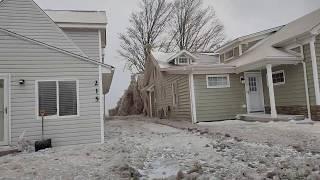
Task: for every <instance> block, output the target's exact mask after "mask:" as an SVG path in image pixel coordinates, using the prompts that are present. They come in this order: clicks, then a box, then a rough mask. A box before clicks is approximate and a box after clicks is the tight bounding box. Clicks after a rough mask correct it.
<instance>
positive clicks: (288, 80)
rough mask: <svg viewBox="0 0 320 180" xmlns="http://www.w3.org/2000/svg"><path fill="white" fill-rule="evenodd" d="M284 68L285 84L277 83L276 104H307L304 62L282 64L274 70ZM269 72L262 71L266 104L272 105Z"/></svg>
mask: <svg viewBox="0 0 320 180" xmlns="http://www.w3.org/2000/svg"><path fill="white" fill-rule="evenodd" d="M279 70H284V73H285V84H282V85H275V86H274V94H275V100H276V106H305V105H306V93H305V84H304V73H303V66H302V64H298V65H281V66H277V67H274V68H272V71H273V72H275V71H279ZM266 79H267V74H266V71H265V70H264V71H263V72H262V81H263V89H264V96H265V105H266V106H270V103H269V102H270V99H269V89H268V86H267V80H266Z"/></svg>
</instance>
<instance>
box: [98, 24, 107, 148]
mask: <svg viewBox="0 0 320 180" xmlns="http://www.w3.org/2000/svg"><path fill="white" fill-rule="evenodd" d="M98 36H99V60H100V62H101V63H104V62H103V57H102V41H101V30H100V29H99V31H98ZM99 100H100V131H101V132H100V133H101V134H100V135H101V144H103V143H104V141H105V139H104V120H105V105H106V102H105V101H106V99H105V96H104V95H103V79H102V66H101V65H99Z"/></svg>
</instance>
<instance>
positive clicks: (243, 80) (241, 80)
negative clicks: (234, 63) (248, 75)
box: [240, 76, 246, 84]
mask: <svg viewBox="0 0 320 180" xmlns="http://www.w3.org/2000/svg"><path fill="white" fill-rule="evenodd" d="M240 82H241V83H242V84H245V83H246V80H245V78H244V77H243V76H241V77H240Z"/></svg>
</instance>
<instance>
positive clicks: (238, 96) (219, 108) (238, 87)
mask: <svg viewBox="0 0 320 180" xmlns="http://www.w3.org/2000/svg"><path fill="white" fill-rule="evenodd" d="M194 85H195V99H196V111H197V120H198V121H200V122H201V121H216V120H225V119H234V118H235V117H236V115H237V114H242V113H246V108H245V107H244V105H245V104H246V97H245V85H244V84H241V83H240V75H237V74H230V85H231V87H230V88H220V89H209V88H207V81H206V75H194Z"/></svg>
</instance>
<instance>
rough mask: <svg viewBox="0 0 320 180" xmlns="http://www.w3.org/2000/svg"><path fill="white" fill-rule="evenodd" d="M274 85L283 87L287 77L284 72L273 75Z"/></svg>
mask: <svg viewBox="0 0 320 180" xmlns="http://www.w3.org/2000/svg"><path fill="white" fill-rule="evenodd" d="M272 79H273V85H275V86H276V85H282V84H285V83H286V77H285V74H284V70H280V71H276V72H273V73H272Z"/></svg>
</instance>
